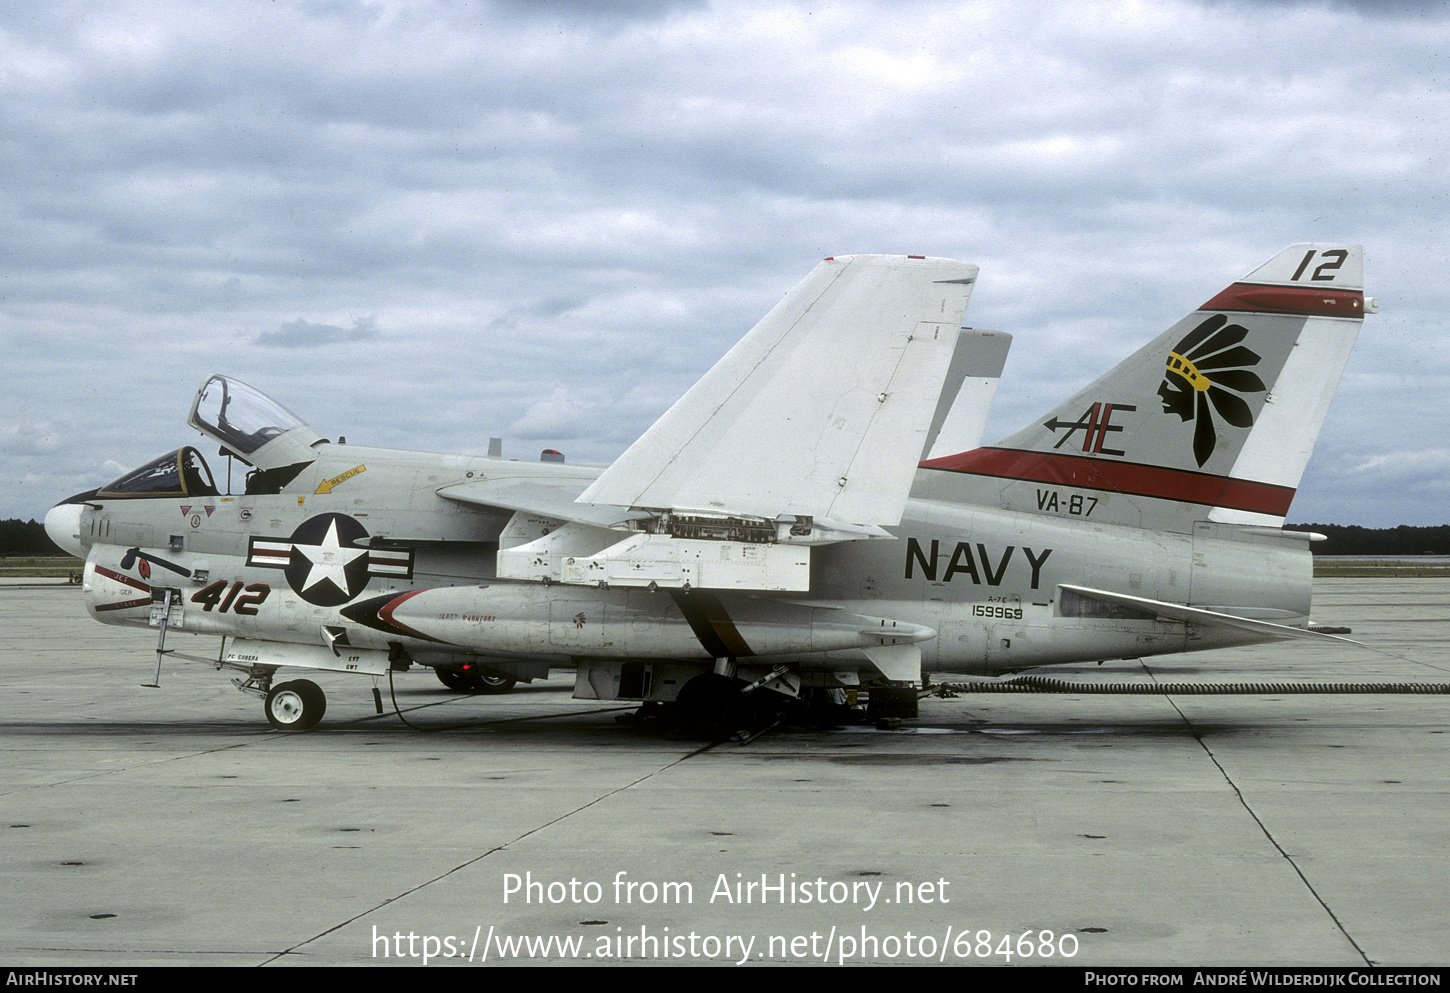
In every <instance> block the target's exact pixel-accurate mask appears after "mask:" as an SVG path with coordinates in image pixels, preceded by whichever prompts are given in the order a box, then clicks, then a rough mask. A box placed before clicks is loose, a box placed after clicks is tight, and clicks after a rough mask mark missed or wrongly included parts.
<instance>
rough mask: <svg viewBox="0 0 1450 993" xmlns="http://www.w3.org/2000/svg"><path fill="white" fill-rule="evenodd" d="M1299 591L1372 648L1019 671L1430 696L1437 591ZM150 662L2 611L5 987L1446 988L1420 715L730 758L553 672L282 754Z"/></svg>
mask: <svg viewBox="0 0 1450 993" xmlns="http://www.w3.org/2000/svg"><path fill="white" fill-rule="evenodd" d="M8 582H14V581H13V580H12V581H8ZM1317 586H1318V589H1317V593H1316V599H1315V618H1316V621H1317V622H1319V623H1324V624H1347V625H1349V626H1351V627H1353V629H1354V634H1353V637H1354V638H1355V639H1356V640H1359V641H1362V642H1364V643H1365V644H1367V645H1370V646H1372V647H1373V649H1374V650H1367V649H1361V648H1355V647H1353V646H1349V645H1329V646H1325V645H1321V644H1308V643H1284V644H1277V645H1266V646H1256V647H1253V648H1244V649H1234V650H1225V651H1214V652H1207V653H1201V654H1193V655H1180V656H1168V657H1163V658H1158V659H1152V660H1148V661H1147V662H1136V661H1135V662H1114V663H1107V664H1105V665H1102V666H1072V667H1059V668H1056V669H1052V670H1043V672H1045V673H1051V674H1055V675H1063V676H1067V677H1070V678H1077V679H1082V680H1085V681H1092V682H1101V681H1108V682H1124V681H1131V682H1150V681H1153V680H1164V679H1166V680H1175V681H1176V680H1189V681H1213V682H1228V681H1247V680H1281V681H1333V682H1344V681H1391V682H1419V683H1425V682H1437V683H1444V682H1450V647H1447V644H1450V638H1447V635H1450V582H1447V581H1446V580H1444V579H1327V580H1321V581H1319V583H1318V584H1317ZM154 647H155V634H154V632H148V631H131V630H123V629H118V628H111V627H105V626H102V625H98V624H95V623H94V622H92V621H90V620H89V619H88V618H87V617H86V616H85V612H84V608H83V606H82V604H81V598H80V594H79V591H78V590H77V589H76V588H74V587H63V586H48V587H31V588H22V587H15V586H8V585H7V586H3V587H0V673H3V689H4V701H5V704H4V708H3V711H0V748H3V762H0V805H3V810H4V815H3V818H0V832H3V838H4V842H5V843H4V844H3V845H0V885H3V890H4V894H5V899H4V900H3V901H0V962H5V963H7V964H9V965H14V966H25V965H29V966H37V965H46V966H150V965H197V964H201V965H237V966H255V965H280V966H286V965H412V966H422V965H424V964H427V965H429V966H430V967H439V966H445V965H450V964H452V965H458V964H463V963H468V962H472V963H474V964H479V963H482V962H487V963H491V964H492V963H500V964H510V965H514V964H521V963H528V962H538V963H575V962H583V963H592V964H597V963H601V962H615V961H620V960H623V961H626V962H636V963H637V962H670V963H677V962H684V963H689V962H704V961H717V962H730V961H742V960H743V961H750V962H756V961H759V962H776V963H779V962H799V963H819V962H831V963H836V962H838V961H844V962H847V963H852V962H873V963H937V962H945V963H949V964H976V963H988V964H994V965H1001V964H1006V963H1009V962H1010V963H1012V964H1038V965H1041V964H1064V965H1075V966H1088V967H1092V966H1109V965H1120V966H1126V965H1135V966H1142V965H1150V966H1183V965H1210V966H1253V965H1281V966H1282V965H1290V966H1348V967H1362V966H1365V965H1370V964H1372V965H1378V966H1426V965H1446V964H1447V963H1450V855H1447V852H1450V790H1447V786H1446V769H1447V767H1450V735H1447V733H1446V731H1447V726H1450V720H1447V718H1450V697H1447V696H1428V695H1403V696H1399V695H1396V696H1390V695H1291V694H1284V693H1257V694H1251V695H1236V696H1187V695H1184V696H1162V695H1153V696H1120V695H1088V694H1079V693H1068V694H1011V695H1006V694H963V695H959V696H956V697H954V698H950V699H935V698H928V699H925V700H923V701H922V704H921V718H920V720H918V721H915V722H907V725H906V727H905V728H904V729H903V730H901V731H877V730H874V729H868V728H844V729H839V730H792V729H779V730H776V731H772V732H769V733H767V734H765V735H764V736H762V737H761V738H759V739H757V740H756V741H754V742H752V743H751V744H749V745H744V746H741V745H737V744H733V743H725V744H716V745H707V744H705V743H702V742H698V741H689V740H682V739H676V738H671V737H668V736H665V735H661V734H654V733H649V732H646V731H641V730H640V729H639V728H637V727H635V726H632V725H630V724H625V723H620V722H618V721H617V720H616V717H617V716H618V715H620V714H623V713H628V712H629V711H630V708H628V707H616V706H612V705H601V704H598V703H592V702H585V701H574V700H572V699H571V698H570V692H571V690H572V679H571V678H569V677H568V676H567V675H566V674H562V673H561V674H558V675H556V677H555V679H553V680H551V681H549V682H548V683H544V684H537V683H536V684H534V685H533V686H528V687H522V686H521V687H520V688H519V690H517V691H516V692H514V693H513V694H510V695H507V696H500V697H460V696H456V695H453V694H450V693H447V692H446V691H444V689H443V688H442V687H441V686H440V685H439V684H438V683H437V681H436V680H435V679H434V678H432V676H431V675H428V674H405V675H401V676H399V677H398V679H397V681H396V687H397V698H398V701H399V703H400V704H401V705H402V707H403V708H404V710H405V713H406V716H407V718H408V720H409V721H410V722H412V723H413V724H416V725H418V726H420V727H421V728H423V729H424V730H423V731H419V730H414V729H413V728H410V727H408V726H406V725H405V724H403V723H402V722H401V721H400V720H399V719H398V717H397V716H394V715H393V714H391V713H389V714H387V715H385V716H382V717H378V716H376V715H375V714H374V708H373V703H372V698H371V692H370V682H371V681H370V679H368V678H366V677H357V676H353V677H348V676H332V675H328V674H323V675H322V676H320V677H319V678H318V682H320V683H322V684H323V686H324V689H325V690H326V691H327V694H328V711H327V716H326V717H325V718H324V719H323V722H322V724H320V725H319V726H318V727H317V728H316V729H315V730H313V731H310V732H305V733H298V734H284V733H279V732H276V731H273V730H271V729H270V727H269V726H268V725H267V723H266V721H265V719H264V718H263V715H262V708H261V704H260V701H259V700H257V699H256V698H255V697H252V696H245V695H243V694H240V693H238V692H236V691H235V690H234V689H233V688H232V687H231V685H230V683H229V682H228V680H227V678H226V677H225V676H224V675H223V674H220V673H217V672H214V671H213V670H212V669H211V668H210V667H208V666H205V665H197V664H186V663H169V664H168V666H167V667H166V670H165V671H164V672H163V674H162V680H161V682H162V688H161V689H159V690H154V689H143V688H141V687H140V685H139V684H141V683H143V682H149V681H150V677H151V674H152V667H153V665H154V659H155V655H154ZM169 647H172V648H176V649H178V650H181V651H192V652H195V653H196V654H207V653H211V652H214V651H215V649H216V639H214V638H205V639H204V638H194V637H190V636H186V637H174V638H173V639H171V640H170V642H169ZM381 688H382V692H383V696H384V699H385V701H386V700H387V697H388V685H387V681H386V679H385V680H383V681H382V683H381ZM1029 952H1030V956H1029V955H1028V954H1027V953H1029Z"/></svg>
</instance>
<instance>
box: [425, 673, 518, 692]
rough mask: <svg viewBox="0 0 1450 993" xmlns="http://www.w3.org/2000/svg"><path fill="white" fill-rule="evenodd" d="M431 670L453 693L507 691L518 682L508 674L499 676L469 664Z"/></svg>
mask: <svg viewBox="0 0 1450 993" xmlns="http://www.w3.org/2000/svg"><path fill="white" fill-rule="evenodd" d="M433 671H434V672H436V673H438V682H440V683H442V684H443V685H444V686H446V687H448V688H449V689H450V690H452V691H453V692H454V693H507V692H508V691H509V690H511V689H513V688H514V684H516V683H517V682H518V680H516V679H514V678H512V677H510V676H501V675H499V674H498V673H496V672H488V671H486V670H484V669H480V668H478V667H477V666H469V667H468V668H467V669H435V670H433Z"/></svg>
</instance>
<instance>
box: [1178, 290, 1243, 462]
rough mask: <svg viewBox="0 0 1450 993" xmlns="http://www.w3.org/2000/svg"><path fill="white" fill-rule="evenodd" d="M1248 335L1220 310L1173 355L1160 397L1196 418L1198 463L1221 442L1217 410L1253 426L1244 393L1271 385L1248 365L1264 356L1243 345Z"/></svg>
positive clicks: (1182, 415) (1227, 418)
mask: <svg viewBox="0 0 1450 993" xmlns="http://www.w3.org/2000/svg"><path fill="white" fill-rule="evenodd" d="M1225 325H1227V327H1225ZM1248 333H1249V332H1248V329H1247V328H1245V327H1244V326H1243V325H1241V324H1229V323H1228V318H1227V317H1225V316H1224V315H1223V314H1215V315H1214V316H1213V317H1210V318H1209V319H1208V320H1206V321H1204V322H1203V323H1202V324H1200V325H1199V326H1198V327H1196V328H1194V329H1193V330H1192V331H1190V332H1189V333H1188V334H1187V335H1185V336H1184V338H1183V340H1182V341H1180V342H1179V343H1178V344H1177V345H1176V346H1174V348H1173V351H1171V352H1169V353H1168V362H1167V367H1168V371H1167V372H1166V373H1165V374H1164V376H1163V384H1162V385H1161V386H1159V387H1158V396H1159V397H1161V398H1162V399H1163V412H1164V413H1167V414H1177V415H1178V416H1179V418H1181V419H1182V420H1185V421H1193V457H1194V458H1195V459H1197V460H1198V464H1199V465H1203V464H1204V463H1205V462H1207V461H1208V457H1209V456H1210V455H1212V454H1213V446H1214V445H1215V444H1217V443H1218V428H1217V427H1216V426H1215V424H1214V421H1213V411H1217V412H1218V416H1219V417H1222V418H1223V419H1224V421H1225V422H1226V423H1228V424H1232V425H1233V426H1234V427H1236V428H1247V427H1252V426H1253V423H1254V415H1253V412H1252V411H1250V410H1249V405H1248V404H1247V403H1245V402H1244V399H1243V397H1241V396H1239V394H1240V393H1263V392H1264V391H1265V390H1267V389H1268V387H1266V386H1265V385H1264V381H1263V380H1262V379H1260V378H1259V377H1258V376H1257V375H1255V374H1254V373H1252V372H1250V371H1249V370H1248V368H1246V367H1248V366H1255V365H1258V364H1259V355H1258V354H1257V353H1256V352H1254V351H1253V350H1252V349H1249V348H1245V347H1244V346H1243V345H1241V344H1239V342H1241V341H1243V340H1244V338H1245V336H1247V335H1248ZM1210 407H1212V410H1210V409H1209V408H1210Z"/></svg>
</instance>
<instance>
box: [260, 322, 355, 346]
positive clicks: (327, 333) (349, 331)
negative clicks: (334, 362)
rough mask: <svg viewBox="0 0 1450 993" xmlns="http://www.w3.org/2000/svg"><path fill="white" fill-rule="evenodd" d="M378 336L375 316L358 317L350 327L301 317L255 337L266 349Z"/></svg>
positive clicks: (327, 343) (353, 340)
mask: <svg viewBox="0 0 1450 993" xmlns="http://www.w3.org/2000/svg"><path fill="white" fill-rule="evenodd" d="M378 337H379V334H378V321H377V318H376V317H359V318H356V319H354V320H353V322H352V327H350V328H341V327H337V326H336V325H333V324H313V323H311V322H309V321H305V320H303V319H302V318H300V317H299V318H297V319H296V320H295V321H289V322H288V323H286V324H283V325H282V326H281V327H279V328H278V329H277V330H276V331H263V332H262V333H261V334H259V335H257V337H256V338H254V339H253V344H256V345H261V346H262V347H264V348H319V347H321V346H323V345H343V344H352V343H357V342H364V341H377V340H378Z"/></svg>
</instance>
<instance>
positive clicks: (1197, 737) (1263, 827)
mask: <svg viewBox="0 0 1450 993" xmlns="http://www.w3.org/2000/svg"><path fill="white" fill-rule="evenodd" d="M1143 669H1144V671H1146V672H1147V673H1148V678H1149V679H1151V680H1153V682H1155V683H1156V682H1157V681H1158V676H1157V674H1155V673H1154V672H1153V670H1151V669H1149V668H1148V666H1147V665H1144V666H1143ZM1163 699H1165V700H1166V701H1167V702H1168V706H1170V707H1172V708H1173V709H1174V710H1175V711H1176V712H1177V713H1178V717H1179V719H1181V720H1182V721H1183V724H1184V726H1185V727H1187V728H1188V733H1189V734H1191V735H1193V740H1194V741H1196V742H1198V747H1199V748H1202V749H1203V753H1204V754H1205V755H1207V756H1208V760H1209V761H1210V762H1212V763H1213V766H1214V768H1215V769H1217V770H1218V773H1219V775H1220V776H1222V777H1223V780H1224V782H1226V783H1228V785H1229V789H1231V790H1233V791H1234V796H1235V797H1237V798H1238V801H1239V805H1240V806H1242V807H1243V808H1244V810H1245V812H1247V813H1248V815H1249V816H1250V817H1251V818H1253V821H1254V823H1255V824H1257V825H1258V827H1259V830H1260V831H1261V832H1263V835H1264V837H1265V838H1267V839H1268V841H1269V844H1271V845H1273V846H1274V850H1275V851H1277V852H1278V853H1279V855H1280V857H1282V858H1283V860H1284V861H1285V862H1287V863H1288V864H1289V868H1291V869H1293V870H1294V875H1296V876H1298V877H1299V881H1300V882H1302V883H1303V884H1304V888H1305V889H1306V890H1308V891H1309V895H1310V896H1312V897H1313V898H1314V901H1315V902H1316V903H1318V904H1319V906H1321V907H1323V908H1324V913H1325V914H1327V915H1328V916H1329V919H1330V920H1331V921H1333V922H1334V926H1335V927H1336V928H1338V929H1339V933H1340V934H1342V935H1344V940H1345V941H1347V942H1349V945H1350V947H1351V948H1353V949H1354V951H1355V954H1356V955H1358V956H1359V957H1360V959H1362V960H1363V961H1364V964H1365V965H1366V966H1369V967H1371V968H1373V967H1374V965H1375V963H1373V962H1371V961H1370V959H1369V956H1368V955H1366V954H1365V953H1364V949H1363V948H1361V947H1359V942H1357V941H1355V940H1354V936H1353V935H1351V934H1350V933H1349V931H1348V930H1347V929H1346V928H1345V926H1344V922H1343V921H1341V920H1340V919H1339V916H1338V915H1337V914H1335V912H1334V910H1333V908H1332V907H1330V906H1329V904H1327V903H1325V902H1324V898H1323V897H1322V896H1320V895H1319V891H1318V890H1316V889H1315V888H1314V884H1313V883H1311V882H1310V881H1309V877H1308V876H1306V875H1304V870H1303V869H1301V868H1299V863H1297V862H1295V861H1294V856H1292V855H1290V854H1289V853H1288V852H1286V851H1285V850H1284V846H1283V845H1281V844H1279V839H1277V838H1275V837H1274V832H1272V831H1270V830H1269V826H1268V825H1267V824H1265V823H1264V821H1263V818H1261V817H1259V815H1258V813H1257V812H1256V811H1255V810H1254V808H1253V807H1252V806H1251V805H1250V804H1249V801H1248V798H1247V797H1245V796H1244V793H1243V790H1241V789H1239V785H1238V783H1235V782H1234V781H1233V777H1232V776H1230V775H1229V772H1228V770H1227V769H1225V768H1224V767H1223V763H1222V762H1220V761H1219V760H1218V756H1217V755H1214V754H1213V749H1212V748H1210V747H1208V742H1206V741H1204V740H1203V735H1202V734H1201V733H1199V730H1198V728H1196V727H1194V726H1193V721H1191V720H1189V718H1188V715H1187V714H1185V713H1184V712H1183V710H1182V708H1180V707H1179V706H1178V703H1177V701H1175V700H1174V699H1173V698H1172V697H1168V696H1165V697H1164V698H1163Z"/></svg>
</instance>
